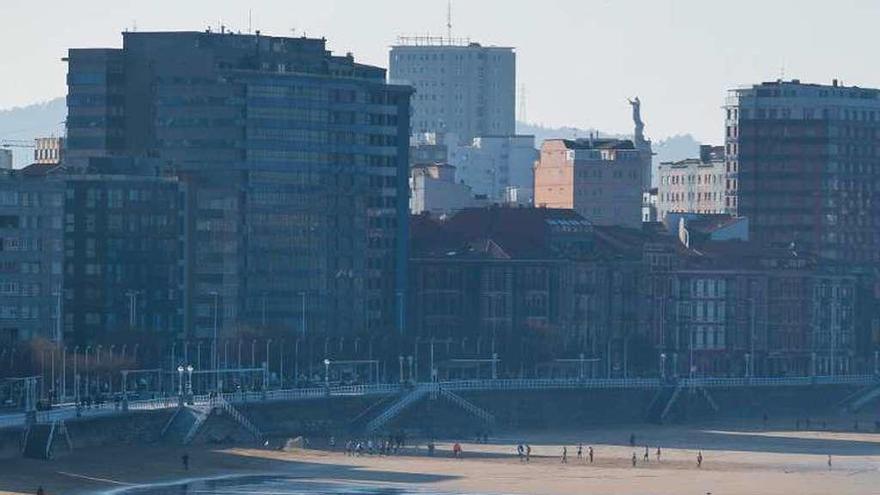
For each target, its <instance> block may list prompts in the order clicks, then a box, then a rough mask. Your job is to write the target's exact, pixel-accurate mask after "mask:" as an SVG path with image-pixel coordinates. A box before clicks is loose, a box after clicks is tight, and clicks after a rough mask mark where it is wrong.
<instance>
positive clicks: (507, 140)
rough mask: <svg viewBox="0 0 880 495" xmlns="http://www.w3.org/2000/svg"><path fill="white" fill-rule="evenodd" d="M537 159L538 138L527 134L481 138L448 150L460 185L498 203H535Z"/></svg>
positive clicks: (450, 161)
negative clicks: (536, 142) (461, 183)
mask: <svg viewBox="0 0 880 495" xmlns="http://www.w3.org/2000/svg"><path fill="white" fill-rule="evenodd" d="M537 159H538V150H536V149H535V137H534V136H528V135H521V136H518V135H513V136H479V137H477V138H474V140H473V142H472V143H471V144H470V145H469V146H458V147H450V150H449V163H451V164H452V165H454V166H455V168H456V170H457V178H458V180H459V182H464V183H465V184H467V185H469V186H470V187H471V188H472V189H473V190H474V194H477V195H482V196H486V197H487V198H488V199H489V200H490V201H493V202H498V203H508V202H515V203H519V204H532V203H533V199H534V172H533V170H534V166H535V161H536V160H537ZM511 200H514V201H511Z"/></svg>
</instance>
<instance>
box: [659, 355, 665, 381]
mask: <svg viewBox="0 0 880 495" xmlns="http://www.w3.org/2000/svg"><path fill="white" fill-rule="evenodd" d="M660 379H661V380H663V381H666V353H665V352H661V353H660Z"/></svg>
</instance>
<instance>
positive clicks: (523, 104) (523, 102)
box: [519, 84, 527, 123]
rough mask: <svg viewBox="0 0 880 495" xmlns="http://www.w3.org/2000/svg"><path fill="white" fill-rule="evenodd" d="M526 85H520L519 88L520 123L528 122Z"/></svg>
mask: <svg viewBox="0 0 880 495" xmlns="http://www.w3.org/2000/svg"><path fill="white" fill-rule="evenodd" d="M526 118H527V116H526V85H525V84H520V86H519V121H520V122H523V123H525V121H526Z"/></svg>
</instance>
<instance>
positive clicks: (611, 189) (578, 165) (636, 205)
mask: <svg viewBox="0 0 880 495" xmlns="http://www.w3.org/2000/svg"><path fill="white" fill-rule="evenodd" d="M644 168H645V167H644V160H643V154H642V153H641V151H640V150H638V149H636V147H635V145H634V144H633V142H632V141H630V140H621V139H593V138H589V139H576V140H570V139H549V140H546V141H544V143H543V144H542V145H541V155H540V159H539V160H538V162H537V163H536V164H535V206H539V207H547V208H569V209H573V210H575V211H577V212H578V213H579V214H581V215H582V216H583V217H584V218H586V219H587V220H589V221H590V222H592V223H593V224H595V225H620V226H625V227H634V228H640V227H641V223H642V213H641V209H642V172H643V170H644Z"/></svg>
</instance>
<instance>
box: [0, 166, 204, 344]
mask: <svg viewBox="0 0 880 495" xmlns="http://www.w3.org/2000/svg"><path fill="white" fill-rule="evenodd" d="M185 199H186V196H185V184H183V183H181V182H180V181H178V180H177V179H176V178H173V177H155V176H153V175H129V174H125V173H120V172H118V171H117V172H116V173H112V174H102V173H66V172H65V170H64V169H63V168H62V167H58V166H56V165H49V164H33V165H30V166H28V167H25V168H23V169H20V170H12V171H6V172H3V173H0V341H7V342H8V341H17V340H28V339H33V338H45V339H49V340H54V341H62V340H63V341H64V342H65V343H68V344H77V345H88V344H91V343H94V342H95V341H100V340H102V339H106V338H113V337H112V336H113V335H114V334H115V333H117V332H130V331H131V330H140V331H147V332H151V333H154V334H155V333H158V334H163V335H165V336H178V335H180V333H181V332H182V330H183V320H184V305H183V300H184V290H183V282H184V270H183V260H184V257H183V254H184V253H183V250H184V246H185V245H186V235H187V233H186V227H185V224H186V218H185V213H186V212H185V210H184V209H183V206H184V204H185Z"/></svg>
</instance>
